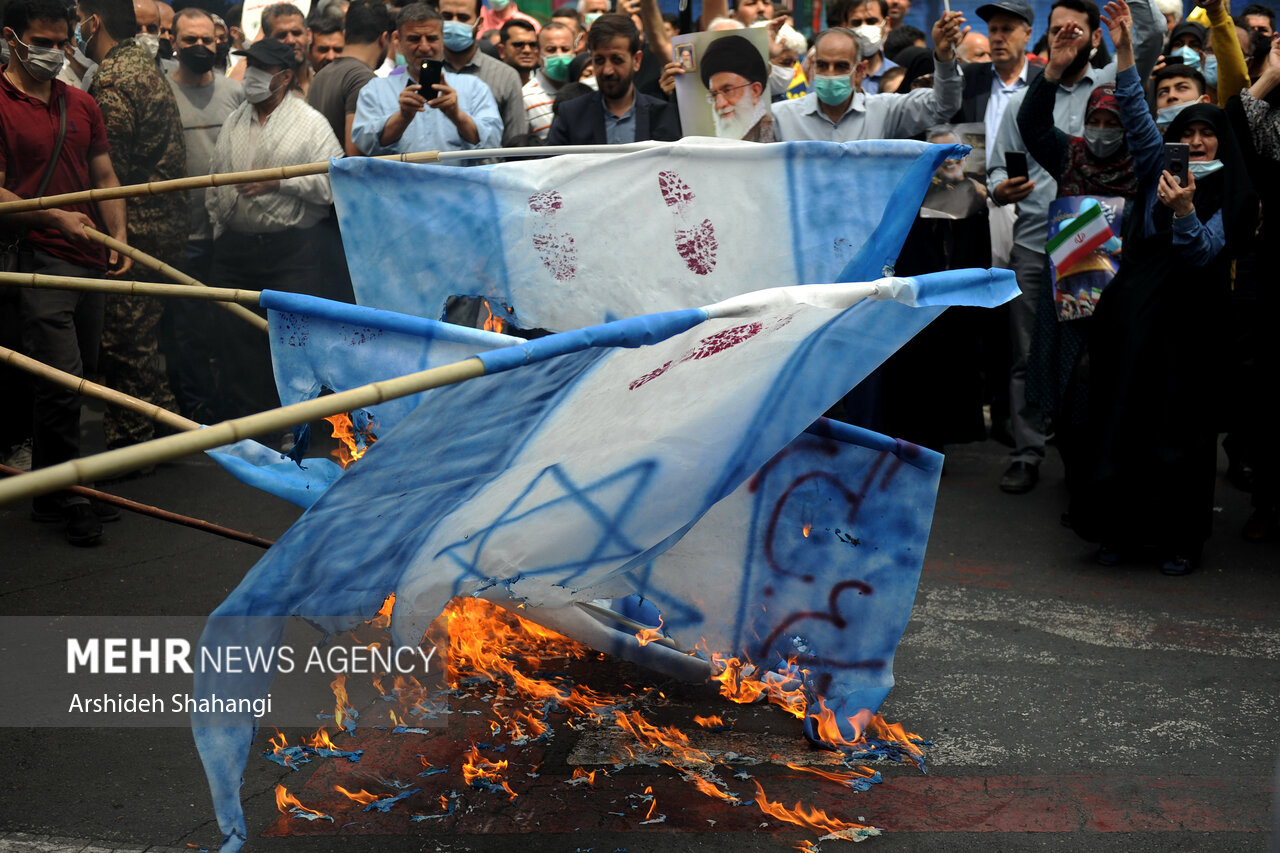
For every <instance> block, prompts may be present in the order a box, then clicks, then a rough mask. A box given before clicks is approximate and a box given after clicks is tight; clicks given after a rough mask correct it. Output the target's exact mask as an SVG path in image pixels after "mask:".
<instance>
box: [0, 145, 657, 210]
mask: <svg viewBox="0 0 1280 853" xmlns="http://www.w3.org/2000/svg"><path fill="white" fill-rule="evenodd" d="M653 147H654V143H650V142H635V143H631V144H627V145H559V146H555V147H552V148H546V147H536V148H479V149H475V150H472V151H421V152H417V153H414V154H381V155H378V156H377V157H368V158H366V159H369V160H394V161H396V162H400V163H436V162H441V163H446V162H449V161H450V160H488V159H494V158H499V157H500V158H522V157H551V156H557V157H558V156H560V155H561V154H630V153H634V152H636V151H644V150H647V149H649V148H653ZM328 171H329V161H328V160H323V161H320V162H317V163H300V164H298V165H296V166H278V167H275V168H271V169H252V170H249V171H245V172H220V173H218V174H215V175H192V176H190V177H187V178H174V179H172V180H168V181H151V182H150V183H146V184H129V185H127V186H122V187H104V188H103V189H96V190H82V191H80V192H74V193H63V194H61V195H48V196H41V197H40V198H27V199H22V200H21V201H6V202H0V216H4V215H5V214H8V213H26V212H29V211H32V210H48V209H49V208H53V207H65V206H66V205H69V204H87V203H90V202H95V201H107V200H109V199H113V198H133V197H134V196H145V195H160V194H162V193H172V192H181V191H183V190H203V189H208V188H209V187H225V186H231V185H232V184H249V183H254V182H257V181H283V180H287V179H289V178H302V177H306V176H307V175H323V174H325V173H326V172H328Z"/></svg>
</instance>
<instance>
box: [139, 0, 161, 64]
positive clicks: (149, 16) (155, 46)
mask: <svg viewBox="0 0 1280 853" xmlns="http://www.w3.org/2000/svg"><path fill="white" fill-rule="evenodd" d="M133 16H134V18H136V19H137V21H138V30H137V33H136V34H132V33H131V35H133V36H134V40H135V41H137V43H138V44H140V45H141V46H142V47H143V49H144V50H146V52H147V53H148V54H150V56H151V58H152V59H156V58H158V54H159V52H160V7H159V6H157V5H156V0H133ZM166 58H167V57H166Z"/></svg>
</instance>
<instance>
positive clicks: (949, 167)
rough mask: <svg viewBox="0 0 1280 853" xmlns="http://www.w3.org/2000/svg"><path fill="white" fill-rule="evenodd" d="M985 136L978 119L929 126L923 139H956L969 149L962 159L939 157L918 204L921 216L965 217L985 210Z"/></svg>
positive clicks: (942, 140) (932, 141)
mask: <svg viewBox="0 0 1280 853" xmlns="http://www.w3.org/2000/svg"><path fill="white" fill-rule="evenodd" d="M986 140H987V137H986V126H985V125H983V124H982V123H981V122H974V123H972V124H952V125H939V126H938V127H931V128H929V130H928V131H927V132H926V134H925V141H926V142H931V143H934V144H942V143H954V142H960V143H963V144H965V145H969V146H972V148H973V150H971V151H970V152H969V154H968V155H967V156H966V157H965V158H964V159H963V160H956V159H948V160H943V161H942V165H941V166H939V167H938V170H937V171H936V172H934V173H933V180H932V181H930V182H929V191H928V192H927V193H925V196H924V202H923V203H921V205H920V216H921V218H923V219H968V218H969V217H970V216H977V215H979V214H983V215H985V213H986V210H987V153H986V152H987V141H986Z"/></svg>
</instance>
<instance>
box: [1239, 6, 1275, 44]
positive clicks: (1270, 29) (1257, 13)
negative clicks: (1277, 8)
mask: <svg viewBox="0 0 1280 853" xmlns="http://www.w3.org/2000/svg"><path fill="white" fill-rule="evenodd" d="M1240 15H1241V17H1243V18H1244V22H1245V23H1246V24H1247V25H1248V26H1249V29H1251V30H1254V31H1255V32H1259V33H1262V34H1263V35H1264V36H1266V37H1267V38H1271V36H1272V34H1274V33H1275V30H1276V13H1275V12H1274V11H1272V10H1271V8H1270V7H1268V6H1263V5H1262V4H1261V3H1250V4H1249V5H1248V6H1245V7H1244V11H1243V12H1241V13H1240Z"/></svg>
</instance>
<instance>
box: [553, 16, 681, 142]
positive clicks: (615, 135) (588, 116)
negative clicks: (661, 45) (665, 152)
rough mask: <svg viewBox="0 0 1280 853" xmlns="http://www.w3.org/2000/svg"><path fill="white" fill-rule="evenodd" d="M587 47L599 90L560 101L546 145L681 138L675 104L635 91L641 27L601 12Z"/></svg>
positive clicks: (627, 18) (588, 32)
mask: <svg viewBox="0 0 1280 853" xmlns="http://www.w3.org/2000/svg"><path fill="white" fill-rule="evenodd" d="M587 50H589V51H590V52H591V64H592V65H593V66H594V68H595V72H596V74H595V77H596V83H597V85H598V86H599V87H600V94H599V95H598V96H597V95H585V96H583V97H581V98H577V99H575V100H572V101H567V102H565V103H563V104H561V105H560V110H559V114H558V115H557V116H556V118H555V120H554V121H553V122H552V123H551V132H550V134H549V135H548V137H547V143H548V144H549V145H599V144H601V143H606V142H607V143H610V144H616V143H620V142H643V141H645V140H649V139H656V140H662V141H672V140H676V139H679V138H680V136H681V132H680V116H679V114H678V113H677V112H676V106H675V104H671V103H668V102H666V101H664V100H661V99H659V98H654V97H652V96H650V95H646V94H644V93H643V92H638V91H636V88H635V84H634V78H635V74H636V72H637V71H639V70H640V61H641V53H640V31H639V30H638V29H636V25H635V23H634V22H633V21H632V20H631V18H630V17H629V16H627V15H614V14H610V15H603V16H601V17H600V18H598V19H597V20H596V21H595V23H594V25H593V26H592V27H591V29H590V30H588V31H587Z"/></svg>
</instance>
